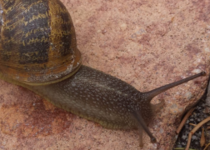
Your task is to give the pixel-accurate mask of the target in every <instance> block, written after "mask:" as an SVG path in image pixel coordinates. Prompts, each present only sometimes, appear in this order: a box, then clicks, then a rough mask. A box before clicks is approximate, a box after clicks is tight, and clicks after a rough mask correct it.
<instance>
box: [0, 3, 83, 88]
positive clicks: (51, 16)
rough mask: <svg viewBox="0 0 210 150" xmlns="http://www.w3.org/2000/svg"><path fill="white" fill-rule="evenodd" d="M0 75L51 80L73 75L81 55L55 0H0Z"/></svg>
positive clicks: (68, 21)
mask: <svg viewBox="0 0 210 150" xmlns="http://www.w3.org/2000/svg"><path fill="white" fill-rule="evenodd" d="M0 30H1V31H0V77H2V76H3V77H6V78H10V79H12V80H18V81H19V82H23V83H26V84H32V85H43V84H49V83H54V82H57V81H60V80H63V79H65V78H68V77H69V76H71V75H72V74H74V73H75V72H76V71H77V69H78V68H79V67H80V65H81V54H80V52H79V50H78V49H77V46H76V36H75V30H74V26H73V23H72V20H71V17H70V15H69V13H68V11H67V9H66V8H65V6H64V5H63V4H62V3H61V2H60V1H59V0H0Z"/></svg>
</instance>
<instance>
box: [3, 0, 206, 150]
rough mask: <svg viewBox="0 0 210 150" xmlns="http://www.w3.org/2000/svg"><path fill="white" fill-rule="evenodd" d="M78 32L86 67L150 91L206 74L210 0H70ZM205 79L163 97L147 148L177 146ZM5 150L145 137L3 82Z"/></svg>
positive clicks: (119, 147) (83, 146)
mask: <svg viewBox="0 0 210 150" xmlns="http://www.w3.org/2000/svg"><path fill="white" fill-rule="evenodd" d="M62 2H63V3H64V5H65V6H66V7H67V8H68V10H69V12H70V14H71V16H72V19H73V22H74V26H75V29H76V33H77V42H78V48H79V49H80V51H81V53H82V57H83V64H85V65H88V66H91V67H93V68H96V69H99V70H101V71H104V72H106V73H109V74H111V75H113V76H116V77H118V78H120V79H122V80H124V81H126V82H127V83H129V84H131V85H133V86H134V87H135V88H137V89H138V90H140V91H142V92H145V91H149V90H152V89H154V88H156V87H159V86H162V85H164V84H167V83H170V82H174V81H177V80H179V79H181V78H184V77H187V76H189V75H192V74H195V73H197V72H200V71H201V70H205V71H206V72H207V74H209V68H210V67H209V64H210V2H209V1H208V0H193V1H181V0H177V1H172V0H157V1H151V0H149V1H146V0H141V1H139V0H116V1H113V0H106V1H104V0H98V1H94V0H87V1H82V0H62ZM206 80H207V77H203V78H199V79H196V80H193V81H190V82H188V83H186V84H183V85H180V86H178V87H176V88H173V89H171V90H168V91H166V92H164V93H163V94H160V95H159V96H157V97H156V98H155V99H154V100H153V101H152V102H153V103H157V102H158V99H165V102H166V106H165V107H164V108H163V109H162V111H161V114H160V115H159V116H157V117H156V118H155V119H154V120H153V122H152V124H150V125H149V127H150V130H151V131H152V133H153V134H154V136H155V137H156V138H157V140H158V142H157V143H156V144H152V143H150V140H149V138H148V136H146V135H145V139H144V148H143V149H145V150H148V149H150V150H156V149H158V150H166V149H171V146H172V145H173V142H174V137H175V129H176V127H177V125H178V124H179V121H180V120H179V119H180V116H181V115H182V114H183V112H184V111H185V109H186V108H188V107H189V106H191V105H193V104H194V103H196V101H197V100H198V99H199V98H200V97H201V96H202V94H203V92H204V88H205V87H206ZM0 87H1V90H0V141H1V142H0V148H1V149H21V150H24V149H40V150H41V149H59V150H90V149H91V150H125V149H129V150H138V149H139V147H138V145H139V141H138V138H139V137H138V132H137V131H135V130H132V131H117V130H109V129H104V128H102V127H101V126H99V125H98V124H95V123H93V122H91V121H87V120H85V119H82V118H80V117H78V116H75V115H73V114H71V113H67V112H65V111H63V110H61V109H58V108H55V107H54V106H53V105H51V104H50V103H49V102H47V101H46V100H44V99H42V98H40V97H39V96H37V95H35V94H33V93H32V92H30V91H28V90H25V89H24V88H21V87H17V86H14V85H11V84H8V83H6V82H4V81H0Z"/></svg>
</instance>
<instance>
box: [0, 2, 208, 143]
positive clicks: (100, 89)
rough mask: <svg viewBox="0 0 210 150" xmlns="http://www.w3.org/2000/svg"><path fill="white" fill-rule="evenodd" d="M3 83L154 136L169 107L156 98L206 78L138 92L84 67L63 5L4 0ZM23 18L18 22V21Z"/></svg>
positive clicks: (81, 113)
mask: <svg viewBox="0 0 210 150" xmlns="http://www.w3.org/2000/svg"><path fill="white" fill-rule="evenodd" d="M0 9H1V10H2V11H1V14H0V20H1V37H0V39H1V42H0V78H1V79H3V80H5V81H7V82H10V83H13V84H16V85H19V86H22V87H25V88H27V89H29V90H32V91H34V92H35V93H37V94H38V95H40V96H42V97H44V98H45V99H47V100H49V101H50V102H52V103H53V104H54V105H56V106H58V107H60V108H62V109H65V110H67V111H69V112H72V113H74V114H77V115H79V116H81V117H85V118H87V119H89V120H92V121H95V122H98V123H100V124H101V125H102V126H104V127H106V128H111V129H138V130H140V132H139V133H140V146H142V145H143V143H142V138H141V137H142V132H143V131H145V132H146V133H147V134H148V135H149V137H150V138H151V141H152V142H155V141H156V139H155V137H154V136H153V135H152V133H151V132H150V131H149V129H148V127H147V124H148V123H150V121H151V120H152V118H153V117H154V114H155V113H156V112H158V111H159V110H160V108H161V107H162V106H163V105H164V102H163V101H162V102H160V103H159V104H156V105H153V104H151V103H150V101H151V100H152V98H153V97H155V96H156V95H158V94H160V93H162V92H164V91H166V90H168V89H170V88H172V87H174V86H177V85H179V84H182V83H185V82H187V81H189V80H192V79H195V78H197V77H199V76H202V75H204V74H205V73H204V72H201V73H199V74H197V75H194V76H191V77H188V78H186V79H182V80H180V81H177V82H174V83H171V84H168V85H165V86H162V87H160V88H157V89H154V90H152V91H149V92H145V93H142V92H139V91H138V90H136V89H135V88H134V87H132V86H131V85H129V84H127V83H126V82H124V81H122V80H120V79H117V78H115V77H113V76H111V75H108V74H105V73H103V72H101V71H98V70H95V69H93V68H90V67H87V66H84V65H82V64H81V54H80V52H79V50H78V49H77V46H76V36H75V30H74V26H73V23H72V20H71V17H70V15H69V13H68V11H67V10H66V8H65V6H64V5H63V4H62V3H61V2H60V1H59V0H50V1H45V0H32V1H25V0H14V1H8V0H4V1H3V0H0ZM17 18H18V19H17Z"/></svg>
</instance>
